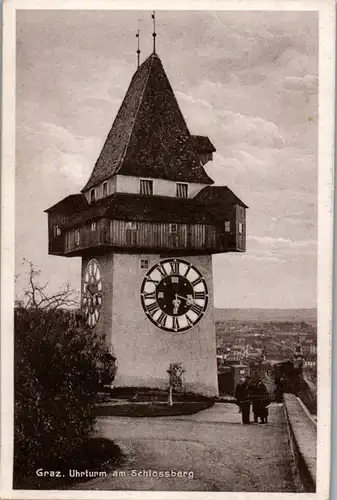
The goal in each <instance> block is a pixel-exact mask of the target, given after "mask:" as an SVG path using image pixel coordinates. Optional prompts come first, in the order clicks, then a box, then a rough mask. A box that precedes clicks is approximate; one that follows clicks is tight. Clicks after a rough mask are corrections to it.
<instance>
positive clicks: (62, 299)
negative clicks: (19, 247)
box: [15, 258, 79, 309]
mask: <svg viewBox="0 0 337 500" xmlns="http://www.w3.org/2000/svg"><path fill="white" fill-rule="evenodd" d="M23 263H24V264H28V267H29V269H28V282H29V286H28V288H27V289H26V290H25V292H24V298H23V300H17V301H16V303H17V305H18V306H21V307H24V308H25V309H61V308H67V309H68V308H74V307H75V308H78V307H79V297H78V293H77V292H76V291H75V290H73V289H72V288H71V286H70V283H66V284H65V285H64V286H63V287H62V288H61V289H60V290H59V291H58V292H56V293H53V294H48V292H47V287H48V282H46V283H44V284H40V283H39V277H40V275H41V270H40V269H37V268H36V267H35V266H34V264H33V263H32V262H31V261H30V260H27V259H25V258H24V259H23ZM16 280H17V275H16V276H15V281H16Z"/></svg>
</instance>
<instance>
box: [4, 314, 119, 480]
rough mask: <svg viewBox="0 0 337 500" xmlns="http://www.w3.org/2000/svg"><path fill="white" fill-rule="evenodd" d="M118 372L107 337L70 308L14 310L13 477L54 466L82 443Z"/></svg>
mask: <svg viewBox="0 0 337 500" xmlns="http://www.w3.org/2000/svg"><path fill="white" fill-rule="evenodd" d="M115 371H116V365H115V359H114V358H113V356H112V355H111V354H110V353H109V352H108V351H107V349H106V347H105V343H104V339H103V338H102V337H100V336H98V335H97V334H95V333H94V332H93V331H92V330H90V329H89V328H88V327H86V326H85V325H83V324H82V322H81V321H79V319H78V317H77V318H76V317H75V316H74V315H73V314H71V313H70V312H68V311H65V310H60V309H50V308H43V309H41V308H38V307H35V308H32V307H28V308H27V307H23V306H22V305H21V306H19V307H17V308H16V309H15V407H14V412H15V414H14V422H15V441H14V443H15V447H14V471H15V473H14V477H17V478H20V477H23V476H27V475H28V476H29V475H30V474H32V473H33V472H34V473H35V470H36V469H37V468H39V467H43V469H45V470H55V469H57V468H59V467H60V466H61V465H62V464H64V461H65V460H66V459H67V457H68V456H71V454H72V453H73V452H74V450H76V449H78V448H79V447H81V446H83V443H84V442H85V441H86V440H87V438H88V436H89V434H90V433H91V431H92V430H93V427H94V423H95V414H94V413H95V412H94V408H95V401H96V396H97V392H98V391H99V389H100V387H101V386H102V384H103V383H104V384H107V383H108V382H109V383H110V384H111V382H112V381H113V379H114V376H115Z"/></svg>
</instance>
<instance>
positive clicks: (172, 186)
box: [116, 175, 206, 198]
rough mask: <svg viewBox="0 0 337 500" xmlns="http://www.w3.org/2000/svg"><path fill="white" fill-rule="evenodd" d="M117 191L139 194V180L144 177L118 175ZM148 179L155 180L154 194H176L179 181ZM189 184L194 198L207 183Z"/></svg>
mask: <svg viewBox="0 0 337 500" xmlns="http://www.w3.org/2000/svg"><path fill="white" fill-rule="evenodd" d="M116 178H117V186H116V192H117V193H133V194H139V180H140V179H142V178H143V177H134V176H131V175H117V176H116ZM144 179H148V180H153V194H154V195H156V196H172V197H175V196H176V190H177V188H176V186H177V183H176V182H174V181H167V180H165V179H152V178H150V177H149V178H147V177H146V178H145V177H144ZM187 184H188V197H189V198H194V196H196V195H197V194H198V193H199V191H201V189H203V188H204V187H205V186H206V184H200V183H197V182H189V183H187Z"/></svg>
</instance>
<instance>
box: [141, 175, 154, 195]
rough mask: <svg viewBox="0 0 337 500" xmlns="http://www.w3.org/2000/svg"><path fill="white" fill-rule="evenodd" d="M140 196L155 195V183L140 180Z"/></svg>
mask: <svg viewBox="0 0 337 500" xmlns="http://www.w3.org/2000/svg"><path fill="white" fill-rule="evenodd" d="M140 194H150V195H151V194H153V181H149V180H147V179H146V180H145V179H141V180H140Z"/></svg>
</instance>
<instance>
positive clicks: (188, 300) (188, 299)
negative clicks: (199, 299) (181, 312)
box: [176, 293, 194, 304]
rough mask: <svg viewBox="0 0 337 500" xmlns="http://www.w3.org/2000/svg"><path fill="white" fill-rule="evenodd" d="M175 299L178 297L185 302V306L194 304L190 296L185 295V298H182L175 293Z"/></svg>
mask: <svg viewBox="0 0 337 500" xmlns="http://www.w3.org/2000/svg"><path fill="white" fill-rule="evenodd" d="M176 297H179V298H180V299H183V300H186V302H187V304H194V299H193V297H192V296H191V295H190V296H188V295H187V297H183V296H182V295H178V294H177V293H176Z"/></svg>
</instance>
